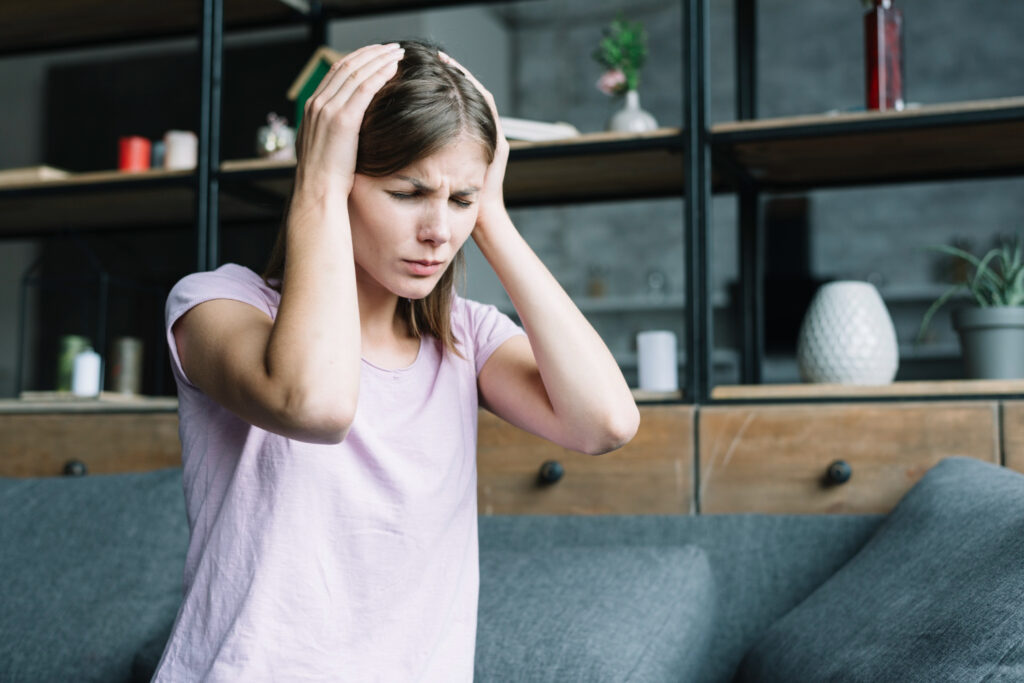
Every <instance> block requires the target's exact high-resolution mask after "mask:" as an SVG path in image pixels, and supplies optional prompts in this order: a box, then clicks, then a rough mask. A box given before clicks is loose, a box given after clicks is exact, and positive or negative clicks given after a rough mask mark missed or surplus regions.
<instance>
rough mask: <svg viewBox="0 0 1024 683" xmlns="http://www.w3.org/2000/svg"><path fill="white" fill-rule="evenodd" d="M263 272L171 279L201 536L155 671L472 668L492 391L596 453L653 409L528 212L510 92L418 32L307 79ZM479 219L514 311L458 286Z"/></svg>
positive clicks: (191, 502)
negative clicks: (545, 253)
mask: <svg viewBox="0 0 1024 683" xmlns="http://www.w3.org/2000/svg"><path fill="white" fill-rule="evenodd" d="M298 144H299V155H298V157H299V161H298V165H297V169H296V174H295V188H294V191H293V195H292V199H291V203H290V206H289V211H288V214H287V220H286V222H285V224H284V226H283V227H282V231H281V234H280V235H279V238H278V243H277V245H276V246H275V249H274V252H273V254H272V256H271V259H270V263H269V265H268V268H267V271H266V272H265V273H264V277H260V276H259V275H257V274H255V273H254V272H252V271H251V270H248V269H247V268H243V267H241V266H238V265H233V264H228V265H225V266H222V267H220V268H218V269H217V270H215V271H212V272H207V273H196V274H193V275H189V276H188V277H186V278H184V279H182V280H181V281H180V282H179V283H178V284H177V285H175V287H174V289H173V290H172V292H171V294H170V296H169V298H168V301H167V310H166V322H167V330H168V344H169V346H170V350H171V356H172V359H173V361H172V364H173V369H174V375H175V380H176V382H177V385H178V397H179V415H180V433H181V440H182V457H183V463H184V486H185V498H186V504H187V511H188V521H189V528H190V531H191V537H190V542H189V549H188V555H187V558H186V566H185V580H184V590H185V594H184V600H183V603H182V606H181V608H180V610H179V612H178V616H177V619H176V621H175V624H174V629H173V631H172V633H171V638H170V640H169V642H168V644H167V646H166V649H165V651H164V655H163V657H162V659H161V662H160V665H159V668H158V670H157V673H156V677H155V679H154V680H157V681H200V680H202V681H232V682H235V681H270V680H287V681H295V680H302V681H342V680H344V681H378V680H379V681H445V682H446V683H447V682H450V681H469V680H471V679H472V677H473V655H474V646H475V634H476V615H477V591H478V559H477V509H476V463H475V456H476V418H477V409H478V406H480V405H482V406H484V407H486V408H487V409H489V410H491V411H493V412H494V413H496V414H497V415H499V416H501V417H503V418H504V419H506V420H508V421H509V422H511V423H513V424H515V425H518V426H520V427H522V428H524V429H527V430H529V431H531V432H533V433H535V434H538V435H540V436H543V437H546V438H548V439H550V440H552V441H554V442H555V443H558V444H560V445H562V446H565V447H566V448H570V449H573V450H577V451H582V452H584V453H590V454H598V453H604V452H606V451H609V450H612V449H614V448H618V447H619V446H621V445H622V444H624V443H625V442H627V441H628V440H629V439H630V438H632V436H633V434H634V433H635V432H636V430H637V426H638V423H639V414H638V411H637V408H636V405H635V403H634V402H633V399H632V395H631V394H630V392H629V389H628V387H627V386H626V382H625V381H624V379H623V377H622V374H621V372H620V371H619V368H618V366H617V365H616V363H615V361H614V360H613V358H612V356H611V354H610V353H609V351H608V349H607V348H606V347H605V345H604V344H603V343H602V341H601V339H600V337H599V336H598V335H597V334H596V333H595V332H594V330H593V329H592V328H591V327H590V325H589V324H588V323H587V321H586V320H585V319H584V317H583V316H582V315H581V314H580V312H579V311H578V310H577V309H576V307H575V306H574V305H573V303H572V301H571V300H570V299H569V297H568V296H567V295H566V294H565V292H563V290H562V289H561V288H560V287H559V285H558V283H557V282H556V281H555V279H554V278H553V277H552V276H551V274H550V273H549V272H548V271H547V269H546V268H545V267H544V266H543V265H542V263H541V262H540V260H539V259H538V258H537V257H536V256H535V255H534V253H533V252H532V251H531V250H530V248H529V247H528V246H527V245H526V243H525V242H524V241H523V239H522V237H520V235H519V234H518V232H516V229H515V227H514V226H513V225H512V222H511V221H510V220H509V216H508V213H507V212H506V210H505V206H504V202H503V198H502V180H503V177H504V173H505V165H506V161H507V159H508V144H507V142H506V141H505V139H504V137H503V136H502V134H501V129H500V125H499V119H498V117H497V113H496V110H495V109H494V103H493V98H492V97H491V95H490V93H488V92H487V91H486V90H485V89H484V88H483V87H482V86H481V85H480V84H479V83H478V82H477V81H476V80H475V79H474V78H473V76H472V75H470V74H469V73H468V72H467V71H465V69H463V68H462V67H461V66H459V65H458V64H457V63H456V62H455V61H454V60H452V59H451V58H449V57H447V56H446V55H444V54H443V53H440V52H438V51H437V49H436V48H432V47H430V46H427V45H425V44H422V43H418V42H403V43H401V44H394V43H392V44H387V45H370V46H367V47H364V48H362V49H359V50H356V51H355V52H352V53H351V54H349V55H347V56H346V57H345V58H344V59H343V60H341V61H340V62H338V63H337V64H335V65H334V66H333V67H332V68H331V70H330V73H328V75H327V76H326V77H325V78H324V80H323V81H322V82H321V84H320V86H319V88H318V89H317V91H316V92H315V93H314V94H313V96H312V97H311V98H310V99H309V101H308V102H307V103H306V109H305V113H304V119H303V122H302V126H301V131H300V135H299V143H298ZM470 235H472V236H473V238H474V239H475V240H476V243H477V244H478V245H479V247H480V249H481V251H482V252H483V255H484V256H485V257H486V258H487V260H488V262H489V263H490V265H491V266H492V267H493V268H494V270H495V272H496V273H497V275H498V277H499V278H500V280H501V283H502V285H503V286H504V288H505V289H506V291H507V292H508V294H509V296H510V298H511V300H512V303H513V305H514V306H515V308H516V311H517V312H518V314H519V316H520V318H521V320H522V323H523V328H524V329H525V335H524V334H523V332H524V329H520V328H519V327H517V326H516V325H515V324H513V323H512V322H511V321H510V320H509V319H508V318H507V317H506V316H504V315H502V314H501V313H499V312H498V311H497V309H495V308H494V307H493V306H484V305H481V304H478V303H475V302H472V301H469V300H466V299H463V298H461V297H459V296H458V295H456V294H455V293H454V289H453V284H454V272H453V271H454V268H455V266H456V265H458V264H459V261H460V257H461V252H460V248H461V247H462V245H463V243H464V242H465V241H466V239H467V238H469V236H470Z"/></svg>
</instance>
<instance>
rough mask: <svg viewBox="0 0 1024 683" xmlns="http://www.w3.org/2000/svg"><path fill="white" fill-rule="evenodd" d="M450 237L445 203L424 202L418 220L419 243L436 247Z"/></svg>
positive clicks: (444, 201)
mask: <svg viewBox="0 0 1024 683" xmlns="http://www.w3.org/2000/svg"><path fill="white" fill-rule="evenodd" d="M451 236H452V232H451V227H450V226H449V225H448V207H447V201H446V200H438V201H430V202H426V204H425V208H424V211H423V215H422V217H421V219H420V228H419V239H420V241H421V242H429V243H430V244H432V245H433V246H435V247H436V246H440V245H442V244H444V243H445V242H447V241H448V240H450V239H451Z"/></svg>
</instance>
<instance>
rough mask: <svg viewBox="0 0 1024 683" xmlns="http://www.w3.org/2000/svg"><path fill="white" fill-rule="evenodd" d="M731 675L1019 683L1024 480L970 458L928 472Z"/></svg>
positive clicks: (794, 682) (1023, 653)
mask: <svg viewBox="0 0 1024 683" xmlns="http://www.w3.org/2000/svg"><path fill="white" fill-rule="evenodd" d="M736 680H737V682H740V683H742V682H746V681H759V682H762V683H770V682H772V681H785V682H786V683H799V682H800V681H900V682H901V683H902V682H912V681H921V682H922V683H923V682H928V683H932V682H934V681H1010V680H1013V681H1021V680H1024V476H1021V475H1020V474H1018V473H1016V472H1013V471H1011V470H1008V469H1005V468H1002V467H998V466H996V465H992V464H988V463H984V462H981V461H979V460H975V459H973V458H949V459H947V460H943V461H942V462H941V463H939V464H938V465H936V466H935V467H933V468H932V469H931V471H929V472H928V473H927V474H926V475H925V476H924V477H923V478H922V479H921V481H920V482H918V484H917V485H916V486H914V488H913V489H911V490H910V492H909V493H907V495H906V496H904V498H903V500H901V501H900V503H899V505H897V506H896V508H895V509H894V510H893V511H892V513H890V515H889V517H888V519H886V521H885V522H884V523H883V524H882V525H881V526H880V527H879V529H878V531H877V532H876V534H875V535H874V536H873V537H872V538H871V540H869V541H868V543H867V544H866V545H865V546H864V547H863V548H862V549H861V551H860V552H859V553H857V555H855V556H854V557H853V558H852V559H851V560H850V561H849V562H848V563H847V564H845V565H844V566H843V567H842V568H841V569H840V570H839V571H838V572H836V573H835V574H834V575H833V576H832V577H831V578H829V580H828V581H826V582H825V583H824V584H822V585H821V586H820V587H819V588H818V589H817V590H816V591H815V592H814V593H812V594H811V595H810V596H809V597H808V598H807V599H806V600H804V601H803V602H802V603H800V604H799V605H797V606H796V607H795V608H793V610H791V611H790V612H789V613H788V614H786V615H785V616H784V617H782V618H781V619H779V620H778V621H777V622H775V623H774V624H773V625H772V626H771V627H770V628H769V629H768V630H767V631H766V632H765V633H764V634H762V636H761V637H760V638H759V640H758V641H757V642H756V643H755V645H754V647H753V648H751V649H750V650H749V651H748V653H747V655H746V657H745V658H744V660H743V662H742V664H741V665H740V669H739V672H738V675H737V678H736Z"/></svg>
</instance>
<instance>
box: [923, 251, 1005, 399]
mask: <svg viewBox="0 0 1024 683" xmlns="http://www.w3.org/2000/svg"><path fill="white" fill-rule="evenodd" d="M932 248H933V249H935V250H936V251H940V252H942V253H945V254H948V255H949V256H952V257H953V258H954V259H960V260H962V261H964V262H965V263H966V264H967V265H968V267H969V270H968V277H967V279H966V281H964V282H958V283H955V284H954V285H953V286H952V287H950V288H949V289H948V290H946V291H945V292H944V293H943V294H942V296H940V297H939V298H938V299H936V300H935V302H934V303H932V305H931V306H930V307H929V308H928V310H927V311H925V314H924V317H923V318H922V320H921V329H920V331H919V332H918V341H920V340H921V339H922V338H923V336H924V334H925V332H926V331H927V329H928V326H929V325H930V324H931V320H932V318H933V317H934V316H935V314H936V313H937V312H938V311H939V309H940V308H942V307H943V306H944V305H945V304H946V303H948V302H949V300H950V299H952V298H953V297H954V296H955V295H956V294H958V293H960V292H963V291H965V290H966V291H968V292H969V293H970V295H971V297H972V298H973V299H974V303H975V304H976V305H974V306H968V307H965V308H960V309H957V310H955V311H954V312H953V327H954V328H956V331H957V332H958V333H959V335H960V343H961V348H962V349H963V355H964V365H965V370H966V375H967V377H968V378H970V379H1018V378H1024V241H1022V240H1021V236H1020V235H1016V236H1015V237H1014V238H1013V239H1012V240H1009V241H1007V242H1004V243H1003V244H1001V245H1000V246H997V247H995V248H993V249H991V250H989V251H988V252H987V253H985V254H984V255H983V256H981V257H978V256H976V255H974V254H972V253H970V252H968V251H965V250H963V249H960V248H958V247H954V246H949V245H936V246H934V247H932Z"/></svg>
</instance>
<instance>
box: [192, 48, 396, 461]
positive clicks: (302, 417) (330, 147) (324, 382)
mask: <svg viewBox="0 0 1024 683" xmlns="http://www.w3.org/2000/svg"><path fill="white" fill-rule="evenodd" d="M400 58H401V53H400V52H397V51H395V50H392V49H390V48H389V47H388V46H383V45H374V46H368V47H365V48H362V49H360V50H357V51H355V52H353V53H352V54H351V55H349V56H347V57H346V58H345V59H344V60H342V61H340V62H338V63H337V64H335V65H334V66H333V67H332V69H331V71H330V73H328V75H327V76H326V77H325V78H324V79H323V81H322V82H321V84H320V86H319V88H318V89H317V91H316V92H315V93H314V94H313V95H312V96H311V97H310V99H309V100H308V101H307V103H306V109H305V113H304V118H303V122H302V130H301V131H300V135H299V162H298V165H297V168H296V178H295V189H294V192H293V195H292V204H291V207H290V211H289V214H288V220H287V223H286V226H285V230H286V233H285V234H286V244H287V254H288V256H287V259H286V262H285V271H284V281H283V289H282V292H281V303H280V307H279V309H278V315H277V319H276V321H272V320H270V318H269V317H267V316H266V315H265V314H263V313H262V312H260V311H258V310H256V309H255V308H253V307H251V306H248V305H247V304H243V303H240V302H236V301H229V300H224V299H216V300H213V301H208V302H204V303H202V304H199V305H198V306H196V307H195V308H194V309H192V310H191V311H189V312H188V313H187V314H186V315H185V316H183V317H182V318H181V319H180V320H179V321H178V323H177V324H176V325H175V328H174V336H175V341H176V343H177V346H178V352H179V357H180V358H181V361H182V366H183V367H184V369H185V372H186V374H188V376H189V378H190V379H191V380H192V382H193V383H194V384H196V386H198V387H199V388H200V389H201V390H203V391H204V392H205V393H207V395H209V396H210V397H211V398H213V399H214V400H216V401H218V402H219V403H221V404H222V405H224V406H225V407H227V408H228V409H229V410H232V411H233V412H235V413H236V414H238V415H239V416H240V417H242V418H243V419H245V420H247V421H249V422H250V423H252V424H254V425H256V426H259V427H262V428H265V429H268V430H270V431H273V432H276V433H279V434H284V435H285V436H289V437H291V438H296V439H300V440H304V441H311V442H317V443H337V442H340V441H341V440H343V439H344V438H345V435H346V434H347V432H348V428H349V426H350V425H351V423H352V419H353V418H354V416H355V411H356V404H357V401H358V395H359V369H360V368H359V366H360V355H361V341H360V326H359V307H358V299H357V296H356V284H355V266H354V261H353V255H352V238H351V231H350V226H349V217H348V195H349V192H350V191H351V188H352V178H353V175H354V173H355V158H356V149H357V146H358V131H359V126H360V124H361V122H362V117H363V114H364V112H365V111H366V107H367V106H368V105H369V103H370V100H371V99H372V97H373V95H374V94H376V92H377V91H378V90H379V89H380V88H381V87H382V86H383V85H384V83H386V82H387V81H388V80H389V79H390V78H391V77H392V76H394V74H395V71H396V67H397V64H398V61H399V59H400Z"/></svg>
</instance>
